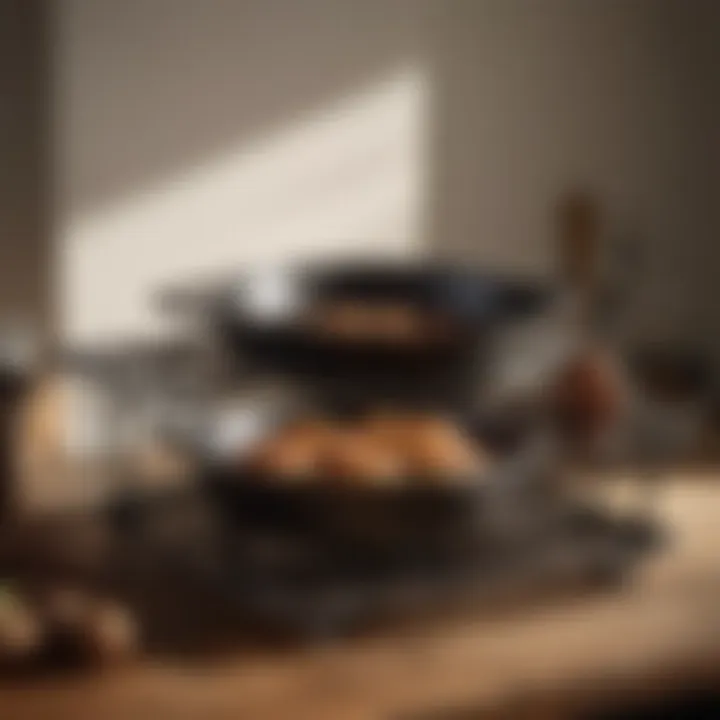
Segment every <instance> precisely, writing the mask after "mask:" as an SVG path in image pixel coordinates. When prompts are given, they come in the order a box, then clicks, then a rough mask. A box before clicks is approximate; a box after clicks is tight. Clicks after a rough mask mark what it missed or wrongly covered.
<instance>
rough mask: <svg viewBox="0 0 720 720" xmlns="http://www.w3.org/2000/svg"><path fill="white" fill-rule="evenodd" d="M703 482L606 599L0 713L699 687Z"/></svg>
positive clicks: (182, 668) (226, 712)
mask: <svg viewBox="0 0 720 720" xmlns="http://www.w3.org/2000/svg"><path fill="white" fill-rule="evenodd" d="M715 474H716V472H715V471H713V470H705V471H701V470H693V471H684V472H678V473H676V474H675V475H674V476H673V477H672V479H671V481H670V482H669V483H668V488H667V491H666V493H665V495H664V497H663V499H662V505H663V506H662V509H661V512H662V515H663V517H664V518H665V519H666V521H667V524H668V527H669V528H670V531H671V541H670V544H669V545H668V548H667V549H666V550H665V551H664V552H663V553H661V554H660V555H658V556H657V557H656V558H655V559H654V560H653V561H652V562H649V563H648V564H647V565H646V566H645V567H644V568H642V570H641V572H640V573H639V575H638V576H637V577H636V578H635V581H634V582H633V583H632V584H631V585H629V586H628V587H626V588H623V589H622V590H617V591H614V592H612V593H604V594H603V595H596V596H591V597H587V596H586V597H582V598H579V597H578V598H566V599H563V600H562V601H560V600H557V601H555V602H553V603H549V604H548V603H546V604H543V605H538V606H534V607H526V608H524V609H522V610H517V609H515V610H513V611H512V612H508V613H506V614H503V613H499V614H495V615H493V616H492V617H490V616H488V615H487V614H482V615H478V616H468V615H463V616H455V617H447V618H444V619H442V620H436V621H433V622H428V623H426V624H421V625H413V626H412V627H403V628H402V629H398V630H395V631H390V630H387V629H386V630H384V631H383V632H381V633H376V634H375V635H372V636H365V637H362V638H357V639H353V640H344V641H338V642H336V643H334V644H327V645H323V646H313V647H305V648H297V647H296V648H294V649H288V648H285V649H269V648H266V649H261V650H258V649H254V650H252V651H250V650H245V651H242V652H238V653H237V654H236V655H233V656H230V657H228V656H227V655H226V656H224V657H222V658H216V659H213V660H209V659H207V658H206V659H203V660H195V661H185V662H180V661H177V660H176V661H170V660H162V661H160V660H158V659H146V660H143V661H138V662H137V663H136V664H134V665H132V666H130V667H126V668H123V669H120V670H113V671H111V672H110V671H107V672H105V673H104V674H101V675H93V676H78V677H62V678H57V677H56V678H46V679H43V680H38V679H35V680H32V681H31V680H27V681H25V682H24V683H18V682H17V681H16V682H15V683H13V684H8V685H6V686H4V687H2V688H0V717H2V718H8V719H9V720H25V719H26V718H33V719H34V718H73V719H74V720H85V719H88V720H90V719H92V720H97V719H98V718H103V720H114V719H116V718H117V719H121V718H122V719H125V718H133V719H140V718H157V719H158V720H159V719H160V718H162V719H168V720H170V719H176V718H177V719H178V720H180V719H183V718H204V719H215V718H218V719H219V718H262V719H263V720H264V719H270V718H313V720H320V719H323V718H331V719H333V720H337V719H340V718H342V719H345V718H348V719H350V718H353V719H354V718H402V717H407V718H414V717H418V718H421V717H428V718H432V717H440V718H442V717H483V716H486V715H487V716H491V717H563V714H562V712H561V710H560V709H561V708H564V709H565V710H568V708H571V707H573V708H574V707H580V706H587V705H596V704H600V703H606V702H608V701H609V700H611V699H612V698H615V697H620V696H621V694H622V693H633V692H636V693H637V692H642V693H645V692H650V691H655V692H657V691H666V690H669V689H670V688H671V687H672V686H674V685H681V684H684V683H686V682H690V681H697V680H699V679H700V678H701V677H702V678H706V677H708V674H710V675H712V673H713V672H714V669H715V667H720V665H717V664H716V661H717V660H718V659H720V562H719V560H720V524H719V523H718V518H720V486H718V485H717V484H714V483H713V482H712V480H713V479H714V478H715ZM543 713H545V714H544V715H543Z"/></svg>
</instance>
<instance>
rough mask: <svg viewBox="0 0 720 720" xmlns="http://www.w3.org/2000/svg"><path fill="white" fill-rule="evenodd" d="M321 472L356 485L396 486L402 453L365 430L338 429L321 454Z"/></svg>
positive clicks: (401, 466) (400, 479)
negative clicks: (377, 439)
mask: <svg viewBox="0 0 720 720" xmlns="http://www.w3.org/2000/svg"><path fill="white" fill-rule="evenodd" d="M322 472H323V475H326V476H327V477H329V478H332V479H337V480H339V481H341V482H352V483H357V484H358V485H374V486H395V485H397V484H398V483H400V482H401V481H402V478H403V475H404V463H403V461H402V458H401V456H400V455H399V454H398V453H396V452H393V451H392V450H391V449H390V448H389V447H388V446H386V445H383V444H382V443H379V442H377V441H376V439H375V438H374V437H373V436H372V435H370V434H368V433H367V432H365V431H363V430H360V429H354V430H344V431H341V432H338V433H337V434H336V436H335V437H334V439H333V441H332V442H331V443H329V444H328V445H327V446H326V447H325V449H324V452H323V455H322Z"/></svg>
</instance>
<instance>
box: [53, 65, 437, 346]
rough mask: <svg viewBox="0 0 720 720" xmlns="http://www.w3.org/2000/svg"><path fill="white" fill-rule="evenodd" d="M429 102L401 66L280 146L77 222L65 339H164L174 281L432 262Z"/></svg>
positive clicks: (223, 160) (68, 264)
mask: <svg viewBox="0 0 720 720" xmlns="http://www.w3.org/2000/svg"><path fill="white" fill-rule="evenodd" d="M429 91H430V88H429V83H428V81H427V77H426V75H425V74H424V72H423V71H422V69H421V68H420V67H417V66H412V67H403V68H401V69H399V70H396V71H395V72H393V73H391V74H390V75H389V76H387V77H385V78H383V79H382V80H381V81H378V82H376V83H374V84H372V85H371V86H369V87H366V88H364V89H361V90H358V91H357V92H355V93H353V94H352V95H349V96H348V97H346V98H343V99H341V100H339V101H336V102H334V103H333V104H332V105H330V106H328V107H326V108H322V109H320V110H318V111H316V112H313V113H312V114H310V115H308V116H305V117H303V118H299V119H298V120H296V121H294V122H293V123H292V124H291V125H290V126H289V127H287V128H286V129H284V130H283V131H281V132H278V133H275V134H273V135H272V136H270V137H267V138H264V139H263V140H261V141H258V142H253V143H252V144H247V143H245V142H243V141H242V140H240V141H239V143H238V145H237V146H236V147H229V148H228V149H227V152H225V153H224V154H223V155H222V156H221V157H217V158H213V159H211V160H209V161H208V162H206V163H205V164H203V165H199V166H195V167H190V168H187V169H186V170H185V171H184V172H183V173H182V175H176V176H175V177H173V178H171V179H167V180H166V181H165V182H163V183H162V184H159V185H157V186H155V187H152V188H149V189H146V190H144V191H143V192H142V194H138V195H136V196H134V197H124V198H122V199H120V200H119V201H118V202H117V203H115V204H113V205H111V206H110V207H108V208H103V210H102V211H101V212H98V213H89V214H84V215H83V216H81V217H70V218H68V219H67V220H66V221H65V222H64V224H63V227H62V228H61V233H60V250H61V251H60V258H59V260H60V264H61V269H60V270H61V282H60V292H61V297H60V307H61V310H62V312H61V315H62V330H63V337H64V338H65V339H66V340H69V341H75V342H85V341H89V342H93V341H97V340H104V339H114V338H118V337H126V336H138V335H147V334H154V333H156V332H158V331H160V330H162V328H163V323H162V319H161V318H160V317H159V316H158V314H157V311H156V309H155V308H153V307H152V304H151V302H150V296H151V294H152V293H153V291H154V290H156V289H157V288H159V287H162V286H163V285H165V284H167V283H177V282H178V281H184V280H185V279H187V280H188V281H192V279H193V278H194V277H197V276H203V277H205V276H212V274H213V273H216V272H220V273H227V272H228V271H230V270H232V269H233V268H238V269H241V268H244V267H247V266H248V265H249V264H254V263H262V264H264V263H273V262H276V261H280V260H283V261H284V260H291V261H292V260H296V259H308V258H316V257H326V256H328V255H332V256H338V255H344V254H351V255H357V254H358V253H363V254H373V255H387V256H401V257H402V256H413V255H417V254H418V253H421V252H423V248H422V238H423V236H424V226H423V225H424V218H423V214H424V210H425V187H426V180H427V136H428V130H429V128H428V117H429V109H430V108H429V103H430V92H429ZM189 102H192V99H191V98H190V99H189Z"/></svg>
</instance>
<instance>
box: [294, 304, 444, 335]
mask: <svg viewBox="0 0 720 720" xmlns="http://www.w3.org/2000/svg"><path fill="white" fill-rule="evenodd" d="M307 324H308V326H309V327H310V328H311V329H313V330H314V331H316V332H319V333H320V334H322V335H325V336H328V337H333V338H337V339H340V340H348V341H358V342H368V341H369V342H376V341H379V342H392V343H407V342H411V343H414V342H422V341H426V340H436V339H438V338H440V337H442V335H443V332H442V329H443V323H441V322H440V319H439V318H438V317H436V316H435V315H434V314H432V313H429V312H427V311H424V310H422V309H420V308H417V307H415V306H413V305H411V304H408V303H402V302H385V303H364V302H360V301H338V302H335V303H332V304H327V305H324V306H320V307H316V308H314V309H313V310H312V311H311V312H310V314H309V315H308V319H307Z"/></svg>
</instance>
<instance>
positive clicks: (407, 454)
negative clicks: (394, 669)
mask: <svg viewBox="0 0 720 720" xmlns="http://www.w3.org/2000/svg"><path fill="white" fill-rule="evenodd" d="M485 461H486V460H485V457H484V454H483V452H482V451H481V450H480V449H479V448H478V447H477V446H476V445H475V443H473V442H472V440H471V439H470V438H469V437H467V436H466V435H465V434H464V433H463V432H462V431H461V430H460V428H458V427H457V426H456V425H455V424H454V423H452V422H451V421H449V420H446V419H444V418H441V417H434V416H428V415H417V414H415V415H413V414H408V413H404V414H401V413H396V412H388V411H385V412H380V413H376V414H374V415H373V416H371V417H369V418H366V419H364V420H363V421H361V422H359V423H357V424H354V425H352V426H349V427H347V426H346V427H340V426H335V427H334V426H331V425H329V424H326V423H323V422H319V421H312V420H311V421H306V422H302V423H296V424H293V425H290V426H288V427H286V428H285V429H283V430H282V431H281V432H280V433H279V434H277V435H275V436H273V437H270V438H268V439H266V440H265V441H264V442H263V443H261V444H260V445H259V446H258V447H256V448H255V449H254V450H253V451H252V452H251V453H250V454H249V455H248V456H247V457H246V458H245V464H246V467H249V468H251V469H253V470H255V471H258V472H260V473H262V474H263V475H267V476H268V477H269V478H277V479H278V480H283V479H288V480H293V481H295V482H303V481H306V480H313V479H320V480H324V481H334V480H337V481H338V482H341V483H350V482H356V483H358V484H360V485H383V486H385V485H397V484H399V483H401V482H403V481H404V479H405V478H407V477H412V476H416V477H424V478H435V479H442V478H445V479H446V480H447V482H456V481H462V480H463V479H465V478H469V477H472V476H473V475H475V474H476V473H477V471H478V470H480V469H482V467H483V465H484V464H485Z"/></svg>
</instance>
